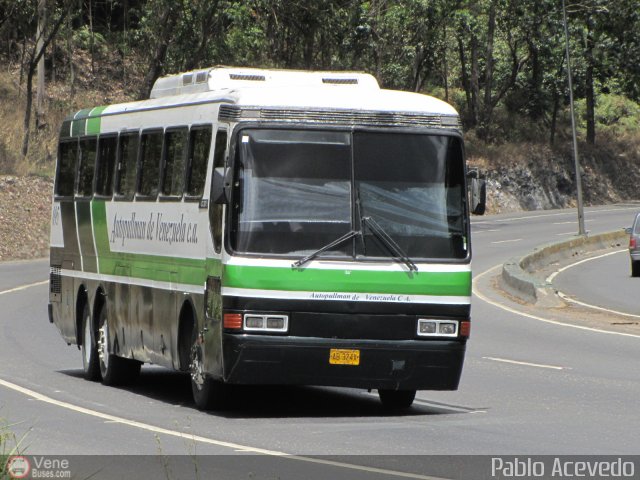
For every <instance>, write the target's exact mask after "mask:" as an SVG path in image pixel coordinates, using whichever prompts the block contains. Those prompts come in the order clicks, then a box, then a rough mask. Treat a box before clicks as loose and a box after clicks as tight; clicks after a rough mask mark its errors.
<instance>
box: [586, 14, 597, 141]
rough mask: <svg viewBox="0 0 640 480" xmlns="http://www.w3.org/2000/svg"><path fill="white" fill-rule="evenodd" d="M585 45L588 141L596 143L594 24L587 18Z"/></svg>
mask: <svg viewBox="0 0 640 480" xmlns="http://www.w3.org/2000/svg"><path fill="white" fill-rule="evenodd" d="M585 43H586V45H585V57H586V60H587V68H586V70H585V100H586V112H585V113H586V120H587V143H588V144H589V145H594V144H595V143H596V112H595V106H596V102H595V91H594V87H593V70H594V61H593V25H592V24H591V21H590V20H587V37H586V42H585Z"/></svg>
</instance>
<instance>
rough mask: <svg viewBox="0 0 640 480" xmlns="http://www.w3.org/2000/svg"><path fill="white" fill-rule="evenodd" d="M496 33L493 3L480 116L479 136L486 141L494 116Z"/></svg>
mask: <svg viewBox="0 0 640 480" xmlns="http://www.w3.org/2000/svg"><path fill="white" fill-rule="evenodd" d="M495 31H496V5H495V3H494V2H493V1H491V2H490V3H489V19H488V26H487V50H486V53H485V61H486V67H485V77H484V102H483V103H484V105H483V108H482V114H481V116H480V128H479V131H478V134H479V136H480V138H484V139H486V138H487V137H488V135H489V125H490V124H491V117H492V115H493V101H492V99H491V92H492V90H493V39H494V36H495Z"/></svg>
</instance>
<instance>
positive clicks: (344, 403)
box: [60, 367, 467, 419]
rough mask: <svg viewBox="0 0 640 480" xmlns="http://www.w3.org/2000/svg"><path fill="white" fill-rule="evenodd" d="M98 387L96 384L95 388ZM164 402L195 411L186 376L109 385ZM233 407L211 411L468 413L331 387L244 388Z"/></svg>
mask: <svg viewBox="0 0 640 480" xmlns="http://www.w3.org/2000/svg"><path fill="white" fill-rule="evenodd" d="M60 373H62V374H64V375H68V376H70V377H75V378H77V379H78V381H85V380H84V379H83V378H82V370H61V371H60ZM96 386H98V384H96ZM111 388H114V389H121V390H126V391H129V392H132V393H135V394H137V395H144V396H146V397H148V398H152V399H154V400H157V401H160V402H164V403H167V404H173V405H176V404H177V405H181V406H184V407H187V408H193V409H194V410H195V409H196V407H195V404H194V402H193V399H192V397H191V384H190V379H189V375H188V374H186V373H180V372H174V371H170V370H165V369H163V368H158V367H143V368H142V371H141V373H140V377H139V378H138V380H137V381H136V382H135V383H134V384H131V385H125V386H120V387H111ZM230 395H231V398H230V405H231V408H229V409H227V410H225V411H222V412H210V414H211V415H218V416H222V417H225V418H244V419H250V418H291V417H301V418H305V417H306V418H314V417H334V418H335V417H395V416H397V417H410V416H424V415H444V414H459V413H467V412H466V411H462V410H461V408H460V407H457V406H454V405H446V404H442V403H435V402H434V404H433V405H425V403H428V402H425V401H420V400H416V403H414V404H413V406H412V407H411V408H409V409H407V410H402V411H390V410H389V409H386V408H384V407H383V406H382V404H381V403H380V400H379V399H378V395H377V392H375V391H373V392H371V393H369V392H367V391H364V390H356V389H349V388H333V387H306V386H271V385H267V386H264V385H261V386H253V385H252V386H247V385H234V386H233V387H232V388H231V389H230Z"/></svg>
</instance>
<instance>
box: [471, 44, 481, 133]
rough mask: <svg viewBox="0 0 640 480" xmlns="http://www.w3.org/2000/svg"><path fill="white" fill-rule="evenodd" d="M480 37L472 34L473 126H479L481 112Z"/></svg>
mask: <svg viewBox="0 0 640 480" xmlns="http://www.w3.org/2000/svg"><path fill="white" fill-rule="evenodd" d="M478 48H479V46H478V37H476V35H475V33H472V34H471V105H472V110H471V111H472V114H473V126H476V125H478V114H479V112H480V84H479V77H480V67H479V65H478Z"/></svg>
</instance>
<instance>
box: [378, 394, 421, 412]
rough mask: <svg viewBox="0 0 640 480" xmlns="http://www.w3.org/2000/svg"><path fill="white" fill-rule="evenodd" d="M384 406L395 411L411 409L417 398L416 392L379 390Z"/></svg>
mask: <svg viewBox="0 0 640 480" xmlns="http://www.w3.org/2000/svg"><path fill="white" fill-rule="evenodd" d="M378 395H379V396H380V401H381V402H382V405H384V406H385V407H387V408H391V409H394V410H398V409H403V408H409V407H410V406H411V404H412V403H413V400H414V399H415V398H416V391H415V390H378Z"/></svg>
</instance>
